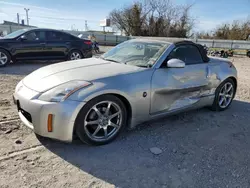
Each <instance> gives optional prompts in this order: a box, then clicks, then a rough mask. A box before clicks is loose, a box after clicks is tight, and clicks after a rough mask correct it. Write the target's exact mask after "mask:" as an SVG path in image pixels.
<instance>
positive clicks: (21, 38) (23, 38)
mask: <svg viewBox="0 0 250 188" xmlns="http://www.w3.org/2000/svg"><path fill="white" fill-rule="evenodd" d="M19 40H21V41H24V40H27V37H26V36H25V35H22V36H21V37H20V38H19Z"/></svg>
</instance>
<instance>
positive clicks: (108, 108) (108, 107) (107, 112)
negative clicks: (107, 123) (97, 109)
mask: <svg viewBox="0 0 250 188" xmlns="http://www.w3.org/2000/svg"><path fill="white" fill-rule="evenodd" d="M111 105H112V103H111V102H109V103H108V106H107V109H106V111H105V116H108V115H109V111H110V107H111Z"/></svg>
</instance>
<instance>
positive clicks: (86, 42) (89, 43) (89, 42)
mask: <svg viewBox="0 0 250 188" xmlns="http://www.w3.org/2000/svg"><path fill="white" fill-rule="evenodd" d="M84 43H85V44H87V45H91V44H92V42H91V41H87V40H85V41H84Z"/></svg>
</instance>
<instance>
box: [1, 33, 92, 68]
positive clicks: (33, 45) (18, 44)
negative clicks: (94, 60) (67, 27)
mask: <svg viewBox="0 0 250 188" xmlns="http://www.w3.org/2000/svg"><path fill="white" fill-rule="evenodd" d="M88 57H92V45H91V41H90V40H87V39H80V38H78V37H76V36H73V35H71V34H69V33H66V32H62V31H58V30H52V29H22V30H18V31H15V32H13V33H10V34H9V35H7V36H5V37H3V38H1V39H0V66H5V65H7V64H8V63H9V62H10V61H11V60H12V61H13V62H15V61H19V60H76V59H81V58H88Z"/></svg>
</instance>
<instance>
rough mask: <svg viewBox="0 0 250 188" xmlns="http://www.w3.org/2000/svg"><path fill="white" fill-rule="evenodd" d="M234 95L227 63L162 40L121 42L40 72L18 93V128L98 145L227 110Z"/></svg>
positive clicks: (233, 77)
mask: <svg viewBox="0 0 250 188" xmlns="http://www.w3.org/2000/svg"><path fill="white" fill-rule="evenodd" d="M236 89H237V71H236V69H235V67H234V65H233V64H232V63H231V62H230V61H229V60H227V59H222V58H215V57H211V58H209V57H207V55H206V52H205V50H204V48H203V46H201V45H199V44H195V43H192V42H190V41H180V42H175V43H169V42H167V41H163V40H162V39H155V40H152V39H133V40H129V41H126V42H123V43H121V44H119V45H117V46H116V47H114V48H113V49H111V50H110V51H108V52H106V53H105V54H104V55H102V56H101V57H99V58H96V57H95V58H90V59H83V60H77V61H75V62H74V63H72V62H70V61H68V62H64V63H58V64H53V65H49V66H46V67H43V68H40V69H38V70H36V71H34V72H33V73H31V74H30V75H28V76H26V77H25V78H24V79H23V80H21V81H20V82H19V83H18V85H17V86H16V89H15V93H14V101H15V103H16V104H17V108H18V111H19V116H20V118H21V120H22V121H23V122H24V123H25V124H26V125H27V126H28V127H30V128H32V129H34V132H35V133H36V134H38V135H41V136H44V137H49V138H54V139H57V140H62V141H69V142H70V141H72V139H73V138H74V135H77V136H78V137H79V138H80V139H81V140H82V141H83V142H86V143H88V144H94V145H100V144H107V143H109V142H111V141H112V140H114V139H115V138H116V137H117V136H118V134H119V133H120V132H121V131H122V130H123V129H124V128H125V127H129V128H132V127H134V126H135V125H137V124H140V123H143V122H145V121H148V120H152V119H154V118H159V117H163V116H166V115H171V114H174V113H178V112H182V111H185V110H190V109H194V108H201V107H205V106H208V107H210V108H211V109H212V110H215V111H222V110H226V109H227V108H228V107H229V106H230V104H231V102H232V101H233V98H234V96H235V92H236Z"/></svg>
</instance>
